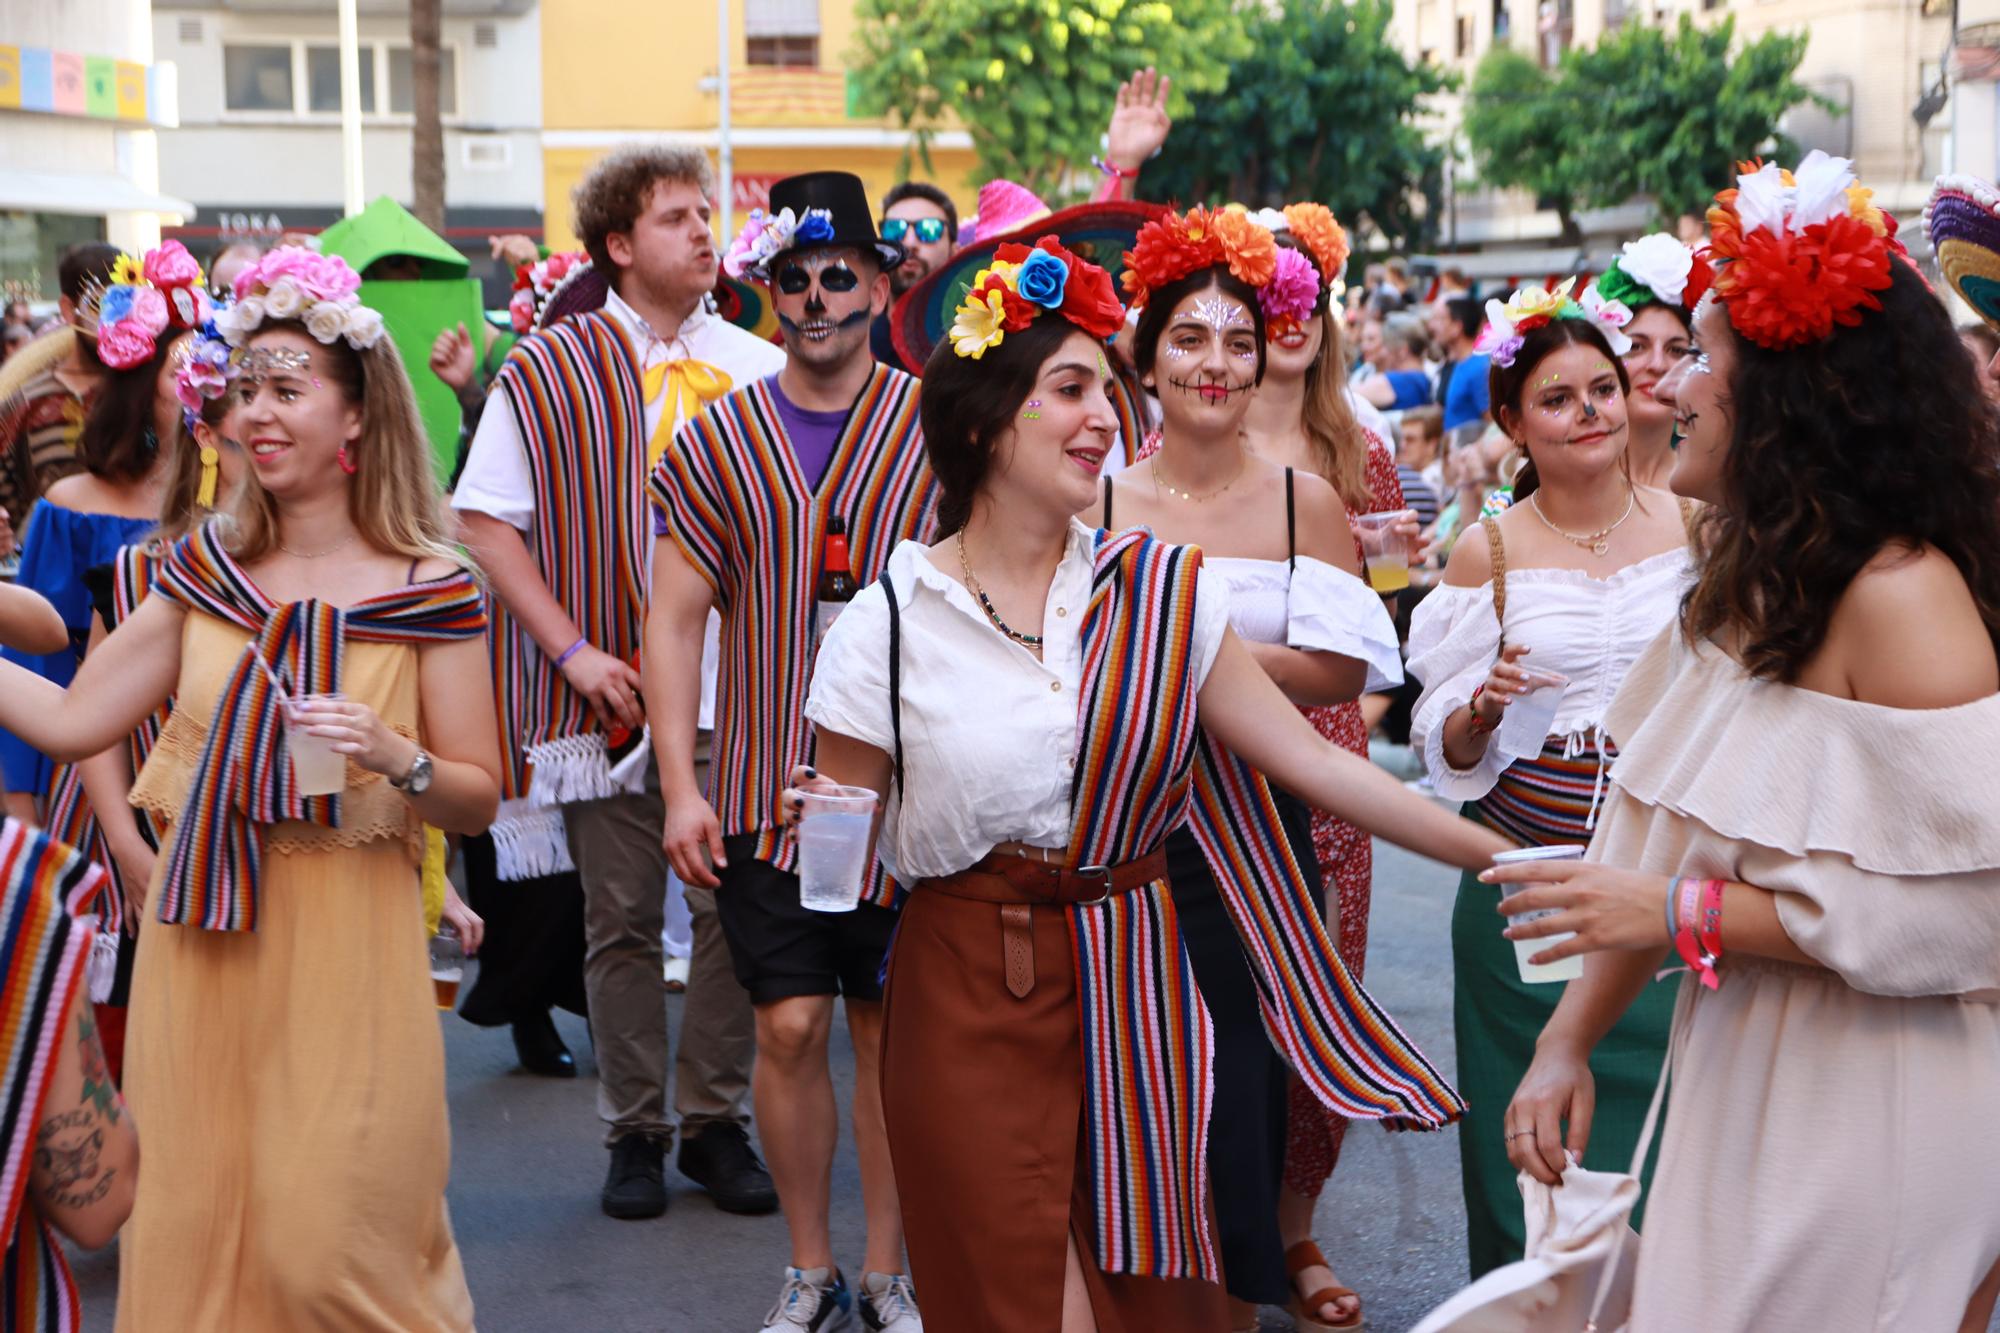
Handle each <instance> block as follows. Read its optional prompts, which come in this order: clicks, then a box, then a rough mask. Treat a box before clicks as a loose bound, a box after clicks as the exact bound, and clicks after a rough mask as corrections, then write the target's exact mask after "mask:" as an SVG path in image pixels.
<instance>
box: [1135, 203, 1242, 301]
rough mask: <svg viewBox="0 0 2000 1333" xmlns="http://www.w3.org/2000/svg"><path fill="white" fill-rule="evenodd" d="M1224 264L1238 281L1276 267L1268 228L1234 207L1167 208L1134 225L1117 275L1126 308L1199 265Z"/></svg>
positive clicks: (1183, 276)
mask: <svg viewBox="0 0 2000 1333" xmlns="http://www.w3.org/2000/svg"><path fill="white" fill-rule="evenodd" d="M1217 265H1226V266H1227V267H1228V269H1229V271H1230V272H1231V273H1232V274H1234V275H1235V276H1236V277H1237V278H1238V279H1239V280H1240V281H1242V282H1244V283H1247V284H1248V285H1250V286H1252V287H1262V286H1263V285H1264V284H1265V283H1267V282H1269V281H1270V280H1271V278H1272V276H1273V275H1274V274H1275V273H1276V272H1277V271H1278V243H1277V241H1276V240H1275V239H1274V238H1273V237H1272V235H1271V233H1270V232H1269V231H1268V230H1267V229H1266V228H1264V227H1262V226H1260V225H1259V224H1258V223H1257V222H1255V221H1254V220H1252V219H1251V217H1250V215H1249V214H1248V213H1242V212H1238V211H1236V210H1234V209H1208V208H1190V209H1189V210H1188V211H1187V212H1186V213H1185V214H1180V213H1175V212H1174V211H1172V210H1171V209H1169V210H1168V211H1167V212H1166V213H1164V214H1162V215H1161V216H1160V217H1157V218H1155V219H1153V220H1152V221H1151V222H1148V223H1147V224H1146V225H1145V226H1143V227H1141V228H1140V229H1139V236H1138V239H1137V240H1136V241H1134V242H1133V245H1132V248H1131V249H1130V250H1127V251H1126V252H1125V272H1124V274H1123V275H1122V277H1121V280H1122V281H1123V282H1124V284H1125V291H1126V293H1127V294H1128V295H1129V296H1130V297H1131V298H1132V308H1133V309H1134V310H1137V309H1139V308H1140V307H1141V306H1143V305H1145V304H1146V298H1147V297H1149V296H1151V295H1152V294H1153V293H1154V292H1156V291H1158V290H1160V288H1162V287H1165V286H1166V285H1168V284H1169V283H1174V282H1179V281H1180V280H1181V279H1182V278H1185V277H1186V276H1187V275H1188V274H1190V273H1194V272H1197V271H1199V270H1201V269H1205V268H1214V267H1216V266H1217Z"/></svg>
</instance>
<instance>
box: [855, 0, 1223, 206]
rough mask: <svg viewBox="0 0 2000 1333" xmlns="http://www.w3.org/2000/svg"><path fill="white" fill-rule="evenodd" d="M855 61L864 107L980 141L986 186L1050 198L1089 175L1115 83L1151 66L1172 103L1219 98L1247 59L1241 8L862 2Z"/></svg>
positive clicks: (1033, 1) (921, 140) (961, 0)
mask: <svg viewBox="0 0 2000 1333" xmlns="http://www.w3.org/2000/svg"><path fill="white" fill-rule="evenodd" d="M855 15H856V18H857V20H858V25H857V28H856V35H855V47H854V50H853V51H852V52H850V53H849V56H848V67H849V71H850V77H851V79H852V80H853V84H854V96H855V106H856V109H857V110H858V111H859V112H860V113H861V114H863V115H887V116H891V117H893V118H894V119H895V120H896V121H897V122H898V123H900V124H902V125H904V126H907V127H908V128H910V129H912V130H914V131H916V135H917V146H918V151H919V152H921V153H923V154H924V155H925V157H926V160H928V144H929V141H930V137H931V135H933V134H934V133H935V132H936V131H937V129H938V128H939V126H940V125H941V124H942V123H943V122H944V120H945V118H946V116H947V115H955V116H957V118H958V119H959V121H960V122H961V123H962V124H963V125H964V126H965V128H966V129H967V130H969V131H971V134H972V144H973V148H974V150H975V151H976V152H977V154H978V156H979V170H980V171H981V172H982V173H983V174H984V175H986V176H989V177H991V176H1005V177H1007V178H1008V179H1010V180H1016V181H1019V182H1021V183H1022V184H1024V185H1026V186H1028V187H1029V188H1031V189H1033V190H1034V191H1035V192H1036V193H1038V194H1040V195H1042V197H1043V198H1051V197H1052V196H1053V195H1054V194H1055V193H1056V191H1057V187H1058V186H1059V184H1060V183H1061V181H1062V179H1063V177H1064V176H1065V175H1066V174H1067V173H1069V172H1070V171H1072V170H1074V169H1076V168H1079V167H1086V168H1087V167H1088V165H1089V162H1090V159H1091V157H1092V156H1093V155H1094V154H1096V153H1097V151H1098V141H1099V137H1100V136H1101V135H1102V134H1103V133H1104V127H1105V124H1106V122H1107V121H1109V119H1110V116H1111V109H1112V106H1113V104H1114V103H1115V102H1116V100H1117V96H1118V85H1119V84H1120V82H1121V81H1123V80H1124V78H1125V77H1126V76H1127V75H1129V74H1130V73H1132V72H1133V71H1134V70H1136V69H1139V68H1141V67H1143V66H1146V65H1154V66H1157V67H1158V68H1159V69H1160V70H1161V71H1162V72H1163V73H1166V74H1170V75H1172V76H1173V81H1174V94H1173V102H1174V105H1175V109H1176V111H1177V112H1184V111H1185V110H1186V107H1187V99H1188V96H1189V95H1190V94H1202V93H1213V92H1216V91H1219V90H1220V89H1221V88H1222V87H1223V86H1224V85H1225V84H1226V82H1227V81H1228V77H1229V61H1230V60H1231V59H1232V58H1234V57H1235V56H1236V55H1239V54H1241V53H1242V51H1243V50H1245V49H1246V45H1245V42H1244V39H1243V37H1242V35H1241V26H1242V25H1241V22H1240V19H1239V17H1238V16H1237V15H1236V13H1235V12H1234V10H1233V8H1232V5H1231V0H1173V2H1172V3H1171V4H1170V3H1167V0H1136V3H1135V2H1134V0H860V3H859V4H857V5H856V6H855Z"/></svg>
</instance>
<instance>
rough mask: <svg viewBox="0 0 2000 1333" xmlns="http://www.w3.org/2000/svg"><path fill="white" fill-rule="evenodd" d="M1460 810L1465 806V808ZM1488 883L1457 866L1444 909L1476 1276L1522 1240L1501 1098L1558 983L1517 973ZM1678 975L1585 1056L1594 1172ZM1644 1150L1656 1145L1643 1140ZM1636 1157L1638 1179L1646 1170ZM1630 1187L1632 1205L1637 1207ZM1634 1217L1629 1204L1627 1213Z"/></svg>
mask: <svg viewBox="0 0 2000 1333" xmlns="http://www.w3.org/2000/svg"><path fill="white" fill-rule="evenodd" d="M1468 813H1471V811H1470V807H1468ZM1499 901H1500V894H1499V890H1497V889H1496V888H1494V887H1493V886H1492V885H1490V884H1481V883H1480V882H1479V881H1478V879H1477V878H1475V877H1474V876H1473V875H1472V874H1471V873H1469V872H1468V873H1467V874H1466V875H1465V877H1464V878H1463V879H1461V880H1460V881H1459V885H1458V901H1457V903H1456V904H1455V905H1454V906H1453V908H1452V914H1451V954H1452V978H1453V982H1454V995H1453V1003H1452V1010H1453V1017H1454V1026H1455V1028H1456V1032H1457V1038H1458V1089H1459V1091H1460V1093H1462V1094H1463V1095H1464V1097H1465V1100H1466V1101H1467V1102H1468V1103H1469V1104H1470V1107H1471V1109H1470V1110H1468V1111H1467V1112H1466V1115H1465V1118H1464V1119H1463V1120H1462V1121H1460V1122H1459V1126H1458V1155H1459V1169H1460V1172H1461V1174H1462V1176H1463V1178H1464V1184H1465V1221H1466V1253H1467V1257H1468V1258H1469V1259H1470V1260H1471V1266H1472V1276H1473V1277H1474V1278H1478V1277H1479V1276H1480V1275H1481V1274H1483V1273H1486V1272H1487V1271H1489V1270H1491V1269H1494V1268H1498V1267H1499V1266H1500V1265H1502V1264H1507V1263H1512V1262H1514V1261H1515V1260H1517V1259H1519V1258H1520V1257H1521V1250H1522V1247H1523V1246H1524V1245H1525V1244H1526V1243H1527V1237H1526V1233H1525V1226H1524V1222H1523V1217H1522V1211H1521V1190H1520V1186H1519V1185H1518V1184H1517V1183H1516V1180H1515V1176H1516V1173H1515V1169H1514V1164H1513V1163H1512V1162H1510V1161H1508V1160H1507V1141H1506V1134H1507V1128H1506V1115H1507V1104H1508V1103H1509V1102H1511V1101H1512V1100H1513V1099H1514V1090H1515V1089H1516V1088H1517V1087H1519V1086H1520V1083H1521V1079H1522V1077H1523V1076H1524V1075H1526V1073H1527V1072H1528V1063H1529V1061H1530V1060H1532V1059H1533V1058H1534V1054H1535V1039H1536V1038H1537V1037H1539V1036H1540V1035H1541V1032H1542V1026H1543V1024H1545V1023H1547V1022H1548V1019H1549V1015H1550V1014H1553V1013H1554V1012H1555V1008H1556V1002H1557V1001H1558V1000H1560V999H1561V998H1562V994H1563V985H1562V984H1561V983H1557V982H1541V983H1537V984H1534V985H1530V984H1528V983H1526V982H1524V981H1522V980H1521V974H1520V971H1519V969H1518V967H1517V966H1516V964H1515V962H1514V945H1513V942H1512V941H1511V940H1508V939H1506V938H1505V937H1503V936H1502V935H1501V934H1500V932H1501V930H1502V929H1503V928H1504V927H1505V926H1506V920H1505V918H1503V917H1501V916H1500V915H1499V913H1497V912H1495V911H1494V910H1493V909H1494V908H1495V907H1496V906H1497V905H1498V904H1499ZM1678 990H1679V979H1678V978H1669V979H1667V980H1665V981H1654V982H1651V983H1649V984H1648V985H1647V986H1646V989H1645V990H1644V991H1643V992H1641V993H1640V996H1639V999H1638V1000H1637V1002H1635V1003H1634V1004H1633V1005H1632V1007H1631V1008H1630V1009H1628V1010H1626V1011H1625V1016H1624V1017H1623V1018H1621V1019H1619V1020H1618V1025H1617V1026H1616V1027H1614V1028H1612V1029H1611V1031H1610V1033H1609V1034H1607V1035H1606V1036H1605V1038H1604V1040H1603V1041H1601V1042H1599V1043H1598V1046H1597V1049H1596V1051H1594V1052H1593V1053H1592V1054H1591V1057H1590V1072H1591V1073H1592V1074H1593V1075H1594V1076H1595V1077H1596V1080H1597V1111H1596V1115H1595V1116H1594V1117H1593V1119H1592V1121H1591V1128H1590V1142H1589V1143H1588V1144H1587V1145H1585V1148H1584V1164H1585V1165H1586V1166H1588V1167H1590V1169H1591V1170H1593V1171H1628V1170H1630V1169H1631V1167H1632V1150H1633V1149H1634V1148H1635V1147H1637V1146H1638V1142H1639V1127H1640V1125H1641V1123H1642V1122H1644V1120H1645V1118H1646V1108H1647V1106H1648V1105H1650V1104H1651V1102H1652V1099H1653V1088H1654V1086H1655V1085H1656V1084H1657V1083H1658V1082H1659V1078H1660V1062H1661V1061H1662V1060H1663V1059H1664V1058H1665V1057H1666V1053H1667V1032H1668V1029H1669V1028H1670V1027H1671V1025H1672V1021H1673V1013H1674V996H1675V994H1676V993H1677V992H1678ZM1653 1152H1654V1154H1655V1155H1657V1154H1658V1152H1659V1138H1658V1136H1656V1137H1655V1138H1654V1147H1653ZM1652 1173H1653V1163H1652V1160H1651V1159H1649V1160H1648V1161H1647V1163H1646V1170H1645V1174H1644V1175H1643V1176H1642V1178H1641V1185H1642V1186H1643V1185H1644V1184H1645V1183H1646V1182H1647V1181H1649V1180H1650V1179H1651V1178H1652ZM1644 1206H1645V1204H1644V1196H1643V1194H1642V1195H1641V1202H1640V1209H1641V1211H1643V1209H1644ZM1632 1220H1633V1224H1634V1225H1635V1226H1636V1225H1637V1224H1638V1222H1639V1220H1640V1213H1637V1212H1635V1213H1634V1214H1633V1218H1632Z"/></svg>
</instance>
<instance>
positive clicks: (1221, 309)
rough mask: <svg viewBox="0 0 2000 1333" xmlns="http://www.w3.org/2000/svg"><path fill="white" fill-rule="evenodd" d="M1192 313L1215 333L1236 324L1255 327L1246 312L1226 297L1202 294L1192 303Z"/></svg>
mask: <svg viewBox="0 0 2000 1333" xmlns="http://www.w3.org/2000/svg"><path fill="white" fill-rule="evenodd" d="M1193 314H1194V318H1196V319H1198V320H1200V321H1201V322H1202V323H1204V324H1206V325H1208V327H1210V328H1211V329H1214V330H1215V331H1216V332H1217V333H1222V332H1224V331H1225V330H1227V329H1230V328H1233V327H1236V326H1238V325H1241V326H1242V327H1244V328H1255V327H1256V325H1255V324H1254V323H1252V322H1251V319H1250V316H1249V314H1248V312H1246V311H1245V310H1244V309H1243V307H1242V306H1240V305H1238V304H1236V302H1234V301H1231V300H1229V299H1228V298H1227V297H1222V296H1213V295H1211V296H1204V297H1202V298H1201V299H1200V300H1198V301H1196V302H1195V303H1194V312H1193Z"/></svg>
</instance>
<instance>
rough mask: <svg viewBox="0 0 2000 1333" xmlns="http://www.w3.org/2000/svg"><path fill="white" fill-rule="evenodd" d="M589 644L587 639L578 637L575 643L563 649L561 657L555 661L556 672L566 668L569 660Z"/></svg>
mask: <svg viewBox="0 0 2000 1333" xmlns="http://www.w3.org/2000/svg"><path fill="white" fill-rule="evenodd" d="M589 642H590V641H589V640H588V639H585V638H583V637H581V636H579V637H578V638H577V641H576V642H575V643H573V644H571V645H570V646H569V647H567V648H565V649H563V650H562V656H561V657H558V658H557V659H556V670H558V671H560V670H562V669H563V668H564V667H566V666H568V665H569V659H570V658H572V657H575V656H576V655H577V654H578V653H580V652H582V651H583V650H584V648H585V647H587V646H588V645H589Z"/></svg>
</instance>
